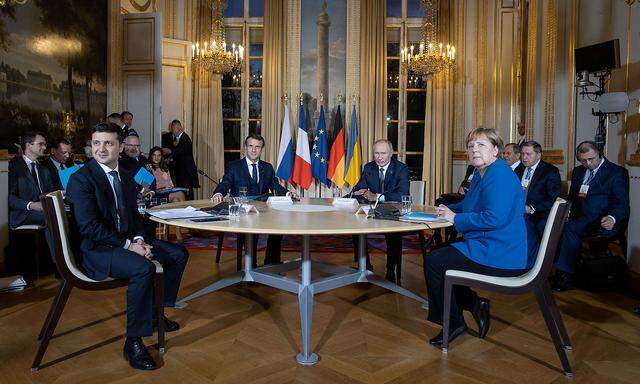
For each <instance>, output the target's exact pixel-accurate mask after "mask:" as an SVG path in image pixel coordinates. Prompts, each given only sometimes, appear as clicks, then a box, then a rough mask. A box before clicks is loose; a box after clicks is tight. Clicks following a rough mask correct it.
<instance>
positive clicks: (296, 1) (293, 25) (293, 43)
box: [286, 0, 301, 135]
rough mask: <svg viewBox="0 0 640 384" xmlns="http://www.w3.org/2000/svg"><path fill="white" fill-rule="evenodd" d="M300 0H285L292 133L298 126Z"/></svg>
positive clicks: (288, 88) (295, 131)
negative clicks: (286, 0)
mask: <svg viewBox="0 0 640 384" xmlns="http://www.w3.org/2000/svg"><path fill="white" fill-rule="evenodd" d="M300 28H301V26H300V0H289V1H288V2H287V77H288V78H287V87H286V88H287V90H288V94H289V100H291V102H290V105H289V107H290V109H291V125H292V130H293V132H294V135H296V134H297V132H298V131H297V129H295V127H297V126H298V107H299V104H298V103H299V101H298V93H299V92H300Z"/></svg>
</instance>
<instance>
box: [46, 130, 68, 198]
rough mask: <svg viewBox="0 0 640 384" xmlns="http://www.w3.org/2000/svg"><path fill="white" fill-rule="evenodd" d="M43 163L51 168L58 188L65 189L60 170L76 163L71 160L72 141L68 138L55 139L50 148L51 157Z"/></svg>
mask: <svg viewBox="0 0 640 384" xmlns="http://www.w3.org/2000/svg"><path fill="white" fill-rule="evenodd" d="M42 165H44V166H45V167H47V168H48V169H49V172H50V173H51V176H52V177H53V180H54V181H55V183H56V189H64V188H62V182H61V181H60V175H59V172H60V171H62V170H64V169H65V168H69V167H73V165H74V163H73V160H71V143H70V142H69V141H68V140H67V139H56V140H54V142H53V144H52V145H51V148H50V154H49V158H48V159H47V160H45V161H44V162H43V163H42Z"/></svg>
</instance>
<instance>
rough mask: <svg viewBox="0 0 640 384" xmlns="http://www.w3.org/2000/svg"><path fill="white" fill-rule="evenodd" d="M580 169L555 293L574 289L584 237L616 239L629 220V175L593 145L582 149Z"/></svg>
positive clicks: (574, 182) (573, 180)
mask: <svg viewBox="0 0 640 384" xmlns="http://www.w3.org/2000/svg"><path fill="white" fill-rule="evenodd" d="M576 158H577V159H578V161H579V162H580V164H581V165H580V166H577V167H575V168H574V169H573V172H572V177H571V188H570V189H569V200H570V201H571V203H572V205H571V214H570V216H569V220H568V221H567V223H566V224H565V225H564V230H563V232H562V238H561V239H560V245H559V249H558V262H557V271H556V275H555V276H554V278H553V279H552V288H553V289H554V290H555V291H565V290H567V289H571V286H572V282H573V273H574V268H575V262H576V259H577V257H578V253H579V252H580V247H581V243H582V237H584V236H586V235H595V234H599V235H603V236H608V237H610V236H614V235H616V234H617V233H618V232H619V231H620V225H621V223H622V222H623V221H624V220H625V219H626V218H627V217H628V216H629V173H628V171H627V170H626V169H625V168H623V167H621V166H619V165H616V164H614V163H612V162H610V161H609V160H607V159H606V158H605V157H603V156H602V155H601V154H600V150H599V149H598V146H597V145H596V143H595V142H593V141H584V142H582V143H580V145H578V149H577V150H576Z"/></svg>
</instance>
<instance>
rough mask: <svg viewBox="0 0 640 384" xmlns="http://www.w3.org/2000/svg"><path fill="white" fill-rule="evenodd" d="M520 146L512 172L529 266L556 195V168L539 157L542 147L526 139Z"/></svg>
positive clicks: (558, 174) (558, 172)
mask: <svg viewBox="0 0 640 384" xmlns="http://www.w3.org/2000/svg"><path fill="white" fill-rule="evenodd" d="M520 149H521V156H520V158H521V160H522V163H521V164H520V165H519V166H518V168H516V175H517V176H518V178H519V179H520V185H521V186H522V190H523V191H524V193H525V199H526V200H525V210H526V213H527V214H526V216H525V223H526V225H527V239H528V241H527V245H528V247H529V251H528V253H529V262H530V264H529V265H528V266H529V267H532V266H533V262H534V261H535V255H537V251H538V244H539V243H540V240H541V239H542V234H543V232H544V227H545V225H546V224H547V217H548V216H549V211H550V210H551V207H552V206H553V203H554V202H555V201H556V198H557V197H558V196H560V171H559V170H558V168H557V167H556V166H554V165H552V164H549V163H547V162H545V161H543V160H542V146H540V144H539V143H538V142H536V141H527V142H525V143H524V144H522V146H521V148H520Z"/></svg>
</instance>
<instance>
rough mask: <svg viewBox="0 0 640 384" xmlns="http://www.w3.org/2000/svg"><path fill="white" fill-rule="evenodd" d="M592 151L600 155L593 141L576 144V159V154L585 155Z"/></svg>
mask: <svg viewBox="0 0 640 384" xmlns="http://www.w3.org/2000/svg"><path fill="white" fill-rule="evenodd" d="M592 149H593V150H594V151H596V152H597V153H598V155H600V148H598V144H596V142H595V141H591V140H586V141H583V142H582V143H580V144H578V147H577V148H576V157H577V156H578V154H580V153H587V152H589V151H590V150H592Z"/></svg>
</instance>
